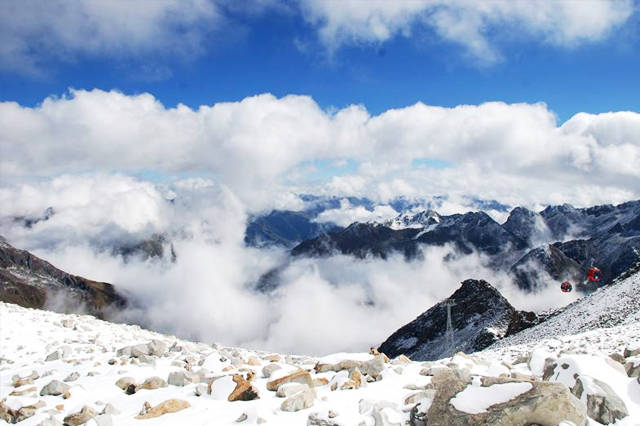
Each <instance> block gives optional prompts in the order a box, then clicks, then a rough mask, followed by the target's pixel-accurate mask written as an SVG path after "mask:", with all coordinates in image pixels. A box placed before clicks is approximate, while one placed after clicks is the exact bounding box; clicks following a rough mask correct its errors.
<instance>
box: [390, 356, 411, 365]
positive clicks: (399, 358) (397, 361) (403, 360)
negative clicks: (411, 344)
mask: <svg viewBox="0 0 640 426" xmlns="http://www.w3.org/2000/svg"><path fill="white" fill-rule="evenodd" d="M410 362H411V360H410V359H409V357H407V356H406V355H403V354H400V355H398V356H397V357H395V358H394V359H393V361H391V364H394V365H398V364H400V365H403V364H409V363H410Z"/></svg>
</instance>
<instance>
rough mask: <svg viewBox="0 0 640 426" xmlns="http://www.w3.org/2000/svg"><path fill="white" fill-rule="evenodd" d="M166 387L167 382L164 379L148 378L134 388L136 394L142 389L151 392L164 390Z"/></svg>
mask: <svg viewBox="0 0 640 426" xmlns="http://www.w3.org/2000/svg"><path fill="white" fill-rule="evenodd" d="M166 387H167V382H166V381H165V380H164V379H162V378H160V377H149V378H148V379H147V380H145V381H144V382H143V383H142V384H141V385H138V386H136V392H138V391H140V390H142V389H148V390H153V389H159V388H166Z"/></svg>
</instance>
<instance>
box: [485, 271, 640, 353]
mask: <svg viewBox="0 0 640 426" xmlns="http://www.w3.org/2000/svg"><path fill="white" fill-rule="evenodd" d="M633 269H635V271H633V273H631V271H629V273H628V274H623V275H624V276H623V277H621V278H619V279H617V280H615V281H614V282H613V283H611V284H610V285H607V286H603V287H601V288H598V289H597V290H596V291H594V292H593V293H591V294H589V295H587V296H585V297H583V298H581V299H578V300H576V301H575V302H573V303H571V304H570V305H567V306H565V307H564V308H562V309H560V310H558V311H557V312H556V313H554V314H553V316H551V317H549V318H547V319H546V320H545V321H544V322H542V323H541V324H538V325H536V326H534V327H531V328H528V329H526V330H523V331H521V332H520V333H518V334H515V335H513V336H510V337H507V338H505V339H503V340H501V341H499V342H497V343H495V344H494V345H493V346H492V347H491V348H498V347H504V346H512V345H517V344H525V345H526V344H528V345H529V346H531V345H536V344H537V342H538V341H539V340H540V339H543V338H550V337H554V336H561V335H565V336H566V335H570V334H576V333H581V332H585V331H589V330H594V329H599V328H603V327H613V326H617V325H624V324H628V325H630V326H631V325H633V324H638V323H640V263H636V265H634V268H633ZM623 328H624V327H623Z"/></svg>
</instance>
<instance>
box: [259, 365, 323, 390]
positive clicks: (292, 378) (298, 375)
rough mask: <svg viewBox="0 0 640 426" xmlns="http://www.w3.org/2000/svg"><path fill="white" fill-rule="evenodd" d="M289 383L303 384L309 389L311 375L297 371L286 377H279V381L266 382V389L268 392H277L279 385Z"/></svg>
mask: <svg viewBox="0 0 640 426" xmlns="http://www.w3.org/2000/svg"><path fill="white" fill-rule="evenodd" d="M291 382H295V383H304V384H306V385H308V386H309V387H310V388H313V379H312V378H311V374H309V372H308V371H305V370H298V371H296V372H294V373H292V374H289V375H288V376H284V377H280V378H279V379H275V380H272V381H270V382H268V383H267V389H269V390H270V391H277V390H278V387H280V385H281V384H283V383H291Z"/></svg>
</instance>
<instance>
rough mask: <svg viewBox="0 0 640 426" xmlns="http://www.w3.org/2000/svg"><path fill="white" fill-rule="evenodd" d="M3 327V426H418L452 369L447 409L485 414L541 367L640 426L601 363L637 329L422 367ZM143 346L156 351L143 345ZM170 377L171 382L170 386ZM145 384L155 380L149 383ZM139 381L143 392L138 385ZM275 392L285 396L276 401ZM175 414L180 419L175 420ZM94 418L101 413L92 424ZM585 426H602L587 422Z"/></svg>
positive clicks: (630, 344) (128, 334)
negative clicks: (554, 367) (580, 385)
mask: <svg viewBox="0 0 640 426" xmlns="http://www.w3.org/2000/svg"><path fill="white" fill-rule="evenodd" d="M0 330H1V336H0V339H1V351H2V352H1V354H0V357H1V359H0V399H2V400H3V403H2V404H3V405H2V407H1V408H0V415H2V416H5V418H9V417H6V416H7V414H6V413H7V410H9V412H10V415H12V416H14V417H13V418H14V419H15V418H16V417H15V416H18V414H19V413H18V411H17V410H19V409H20V408H21V407H27V408H23V410H22V413H23V414H24V413H27V414H29V413H33V415H32V416H31V417H28V418H26V419H24V420H22V421H21V422H20V424H22V425H25V426H27V425H54V424H61V423H62V422H63V419H65V418H67V422H68V423H69V424H81V423H77V422H74V419H73V418H69V417H67V416H69V415H71V414H74V413H79V412H81V410H82V409H83V407H85V406H86V407H88V408H86V409H85V410H84V413H85V414H86V417H85V419H86V418H89V417H91V416H93V415H97V417H95V419H92V420H89V421H88V423H87V424H91V425H95V424H99V425H110V424H114V425H128V424H136V425H137V424H143V425H144V424H148V425H161V424H165V425H174V424H183V425H225V424H245V425H247V424H262V423H264V424H273V425H307V424H308V425H344V426H347V425H366V426H371V425H404V424H410V423H408V422H409V421H410V418H412V417H413V418H414V422H418V421H420V420H419V414H420V412H421V411H422V412H426V411H427V410H429V409H430V408H431V409H434V410H435V408H434V406H435V404H436V402H435V401H437V400H438V398H439V396H438V395H439V393H440V392H441V391H442V389H443V388H439V387H438V386H435V385H434V383H435V382H436V381H442V380H444V379H442V377H445V376H441V375H442V373H443V372H452V371H456V372H457V373H456V374H458V375H461V376H465V375H467V376H468V377H469V379H468V384H466V385H463V389H464V390H463V391H462V392H459V393H458V394H457V395H452V398H451V404H453V406H454V407H455V408H456V409H457V410H458V412H459V413H460V412H461V413H462V414H464V415H483V413H485V414H486V412H487V410H490V409H491V407H492V406H494V407H495V404H498V403H504V404H508V403H509V401H515V399H514V398H517V397H518V396H519V395H521V394H523V393H526V392H528V391H529V390H530V388H531V387H532V386H533V385H536V384H538V383H543V382H541V381H540V379H541V376H542V375H543V374H544V367H545V360H548V359H557V360H559V361H558V362H559V363H560V364H569V365H570V368H569V370H567V371H569V372H571V373H579V374H580V375H582V376H580V377H593V378H596V379H598V380H601V381H604V382H605V383H608V384H609V385H610V387H611V388H612V389H614V390H615V392H616V393H617V395H618V397H619V398H620V399H621V400H622V401H623V402H624V404H625V405H626V409H627V411H628V415H627V416H626V417H624V418H623V419H622V420H618V421H617V423H616V424H617V425H626V426H628V425H638V424H640V383H639V382H638V380H637V379H636V378H630V377H627V374H625V371H624V367H623V366H622V364H619V365H615V363H616V361H613V360H610V359H608V355H609V354H610V353H612V352H620V353H623V351H624V349H625V348H638V347H640V325H639V324H638V323H637V322H633V323H629V324H626V325H624V326H619V327H615V328H608V329H600V330H592V331H589V332H586V333H583V334H579V335H576V336H570V337H557V338H553V339H549V340H543V341H539V342H529V343H527V344H522V345H518V346H512V347H504V348H499V349H493V350H488V351H485V352H482V353H479V354H477V355H474V356H472V357H470V356H466V355H463V354H458V355H455V356H454V357H453V358H448V359H444V360H440V361H437V362H424V363H421V362H410V361H409V360H407V359H404V358H403V357H400V358H397V359H395V360H391V361H389V360H384V356H382V355H378V356H377V357H376V356H374V355H372V354H367V353H360V354H347V353H340V354H334V355H331V356H328V357H324V358H321V359H316V358H311V357H306V356H291V355H279V354H273V353H265V352H257V351H250V350H245V349H237V348H225V347H221V346H219V345H216V344H207V343H193V342H187V341H183V340H180V339H177V338H175V337H173V336H165V335H161V334H158V333H154V332H151V331H148V330H144V329H141V328H139V327H138V326H131V325H124V324H113V323H108V322H104V321H101V320H98V319H96V318H94V317H91V316H79V315H63V314H58V313H54V312H48V311H41V310H31V309H25V308H22V307H19V306H16V305H11V304H6V303H0ZM149 342H154V343H152V344H151V345H147V343H149ZM136 344H143V345H142V346H139V347H137V350H136V349H135V348H134V349H133V350H131V349H124V350H122V348H126V347H127V346H130V345H136ZM627 355H629V354H627ZM517 358H521V359H520V360H518V359H517ZM47 359H49V360H48V361H47ZM345 360H347V361H348V362H344V361H345ZM341 361H343V362H342V363H341ZM516 361H517V362H516ZM623 361H624V360H623ZM318 362H319V363H320V365H317V364H318ZM626 362H636V363H638V364H640V355H633V356H629V357H627V360H626ZM547 363H549V361H547ZM356 366H357V368H356ZM558 368H560V367H558ZM301 369H302V370H303V371H301ZM270 370H273V372H272V374H271V377H269V378H266V377H264V372H266V373H267V374H268V373H269V372H270ZM334 370H336V371H334ZM356 370H357V372H355V371H356ZM296 372H297V373H296ZM171 373H174V374H173V375H172V376H171V377H170V374H171ZM175 373H177V374H175ZM291 373H296V374H297V375H298V376H297V377H298V379H297V380H293V381H292V382H296V381H297V382H298V383H293V384H291V383H290V384H285V385H281V386H279V387H278V386H277V383H276V384H275V385H274V383H271V384H270V385H268V383H269V382H270V381H272V380H274V379H278V378H282V377H285V376H287V375H290V374H291ZM234 374H235V375H236V376H232V375H234ZM240 375H242V377H241V376H240ZM439 375H440V376H439ZM153 377H156V378H159V379H161V380H157V379H156V380H148V379H151V378H153ZM436 377H440V378H438V379H436ZM487 377H496V378H498V377H500V378H502V379H495V380H507V379H508V380H515V379H518V380H520V381H516V382H513V383H506V384H505V383H501V382H496V383H492V384H486V386H485V384H482V383H481V380H480V379H481V378H487ZM123 378H129V379H126V380H121V382H120V383H119V384H120V387H119V386H117V385H116V382H117V381H119V380H120V379H123ZM170 378H171V380H170ZM216 378H217V379H216ZM445 378H446V377H445ZM505 378H506V379H505ZM245 379H248V381H246V382H245ZM53 380H57V381H60V382H62V383H64V384H66V385H68V388H65V387H64V385H63V386H62V389H60V390H59V391H60V392H62V394H61V395H42V396H41V393H46V392H43V389H44V388H46V385H48V384H49V383H50V382H52V381H53ZM235 380H237V381H235ZM483 380H484V379H483ZM550 380H557V381H560V382H562V383H564V384H566V385H567V386H569V387H571V386H575V383H571V381H572V380H573V381H574V382H575V379H574V378H573V376H571V375H567V374H561V372H560V373H558V374H557V377H551V379H550ZM589 380H591V379H583V382H584V383H585V386H586V389H587V391H585V394H584V395H583V396H582V398H581V399H584V400H585V401H583V402H584V403H585V404H584V406H586V397H587V396H586V392H588V391H589V389H592V388H593V387H594V386H595V385H593V383H591V382H590V381H589ZM20 381H21V382H20ZM145 381H147V386H140V384H142V383H143V382H145ZM165 381H167V382H169V384H168V385H166V384H165V383H164V382H165ZM368 381H369V382H368ZM432 381H433V383H432ZM529 381H531V383H532V384H529ZM238 382H244V383H245V384H246V385H247V387H250V388H251V391H250V392H247V393H246V395H245V399H249V400H247V401H233V402H229V401H228V397H229V394H231V393H232V391H234V389H235V388H236V386H237V385H239V383H238ZM210 383H211V384H210ZM589 383H591V384H590V385H588V384H589ZM136 385H137V387H136ZM179 385H182V386H179ZM58 386H59V387H60V384H58ZM589 386H591V387H589ZM121 387H124V388H125V389H124V390H123V389H122V388H121ZM144 387H148V388H149V389H145V388H144ZM127 388H128V390H129V393H132V392H135V393H133V394H128V393H127V391H126V390H127ZM269 388H272V389H274V390H269ZM275 389H278V393H279V394H281V395H286V397H279V396H277V393H276V391H275ZM332 389H335V390H332ZM252 392H253V393H254V394H252ZM53 393H55V392H53ZM197 394H200V395H201V396H197ZM255 394H257V395H255ZM256 396H257V398H256ZM572 398H573V397H572ZM167 400H174V401H172V402H170V403H167V404H165V405H164V406H162V407H161V408H159V409H158V410H159V413H163V412H168V413H166V414H163V415H160V416H158V417H153V418H149V419H144V420H143V419H137V418H136V416H138V415H139V414H140V413H141V412H142V413H144V412H150V413H151V414H148V416H151V415H154V414H157V412H156V410H154V409H152V410H151V411H149V407H155V406H156V405H159V404H161V403H163V402H164V401H167ZM146 403H148V404H146ZM432 403H433V405H434V406H432ZM145 405H146V407H147V408H146V409H145V408H143V407H145ZM309 405H310V406H309ZM29 406H31V407H29ZM105 407H107V408H106V409H105ZM304 407H308V408H304ZM414 407H415V408H414ZM162 408H164V411H162ZM412 409H414V415H412V414H411V410H412ZM11 410H13V411H11ZM173 410H179V411H176V412H173V413H171V412H170V411H173ZM285 410H294V411H285ZM295 410H297V411H295ZM102 412H106V413H107V414H103V415H100V413H102ZM3 413H4V414H3ZM85 419H81V420H80V421H82V420H85ZM9 420H11V418H9ZM2 422H3V421H2V420H0V423H2ZM414 424H424V423H414ZM589 424H590V425H597V424H599V423H596V422H595V421H593V420H589Z"/></svg>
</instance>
